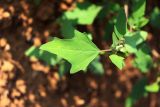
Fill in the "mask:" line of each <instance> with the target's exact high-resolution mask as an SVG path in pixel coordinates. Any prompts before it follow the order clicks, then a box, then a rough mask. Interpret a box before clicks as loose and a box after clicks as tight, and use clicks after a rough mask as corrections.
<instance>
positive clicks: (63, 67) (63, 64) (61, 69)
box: [58, 60, 71, 77]
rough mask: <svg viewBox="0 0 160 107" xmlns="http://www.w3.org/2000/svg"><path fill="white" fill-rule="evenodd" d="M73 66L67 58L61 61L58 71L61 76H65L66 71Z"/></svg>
mask: <svg viewBox="0 0 160 107" xmlns="http://www.w3.org/2000/svg"><path fill="white" fill-rule="evenodd" d="M70 68H71V65H70V63H68V62H67V61H65V60H61V62H60V63H59V67H58V73H59V76H60V77H63V76H64V75H65V74H66V73H68V72H69V70H70Z"/></svg>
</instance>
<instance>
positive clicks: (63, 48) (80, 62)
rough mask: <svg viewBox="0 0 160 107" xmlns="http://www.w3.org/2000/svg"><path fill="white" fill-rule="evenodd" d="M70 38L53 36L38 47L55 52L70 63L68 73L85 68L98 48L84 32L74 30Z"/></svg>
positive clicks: (96, 53)
mask: <svg viewBox="0 0 160 107" xmlns="http://www.w3.org/2000/svg"><path fill="white" fill-rule="evenodd" d="M74 34H75V36H74V37H73V38H72V39H59V38H55V39H54V40H53V41H51V42H48V43H46V44H44V45H42V46H41V47H40V49H42V50H46V51H48V52H50V53H53V54H56V55H58V56H60V57H62V58H64V59H66V60H67V61H69V62H70V63H71V65H72V66H71V70H70V73H76V72H78V71H80V70H85V69H86V67H87V66H88V65H89V63H90V62H91V61H92V60H93V59H94V58H96V56H97V55H98V54H99V52H100V50H99V49H98V48H97V46H96V45H95V44H94V43H93V42H92V41H91V40H90V39H89V38H88V36H87V35H86V34H84V33H81V32H79V31H77V30H75V33H74Z"/></svg>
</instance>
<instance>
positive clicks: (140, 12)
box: [132, 0, 146, 18]
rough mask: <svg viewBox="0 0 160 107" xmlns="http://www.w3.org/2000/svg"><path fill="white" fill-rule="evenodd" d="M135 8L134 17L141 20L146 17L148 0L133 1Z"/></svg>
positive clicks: (133, 9)
mask: <svg viewBox="0 0 160 107" xmlns="http://www.w3.org/2000/svg"><path fill="white" fill-rule="evenodd" d="M132 1H133V8H132V11H133V12H132V17H134V18H141V17H142V16H144V15H145V10H146V0H132Z"/></svg>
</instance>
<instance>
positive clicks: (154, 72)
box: [0, 0, 160, 107]
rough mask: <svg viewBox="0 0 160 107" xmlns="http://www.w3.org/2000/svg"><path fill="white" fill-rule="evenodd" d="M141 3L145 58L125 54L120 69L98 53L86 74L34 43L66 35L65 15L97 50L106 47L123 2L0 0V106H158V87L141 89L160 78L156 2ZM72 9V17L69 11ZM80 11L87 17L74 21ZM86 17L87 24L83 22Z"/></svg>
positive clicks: (159, 22)
mask: <svg viewBox="0 0 160 107" xmlns="http://www.w3.org/2000/svg"><path fill="white" fill-rule="evenodd" d="M131 1H132V0H130V1H129V10H128V11H129V12H130V11H131V8H130V5H132V2H131ZM130 2H131V4H130ZM76 4H83V6H81V5H76ZM146 4H147V6H146V15H145V16H146V18H148V19H149V22H148V24H147V25H146V26H144V27H143V28H142V29H143V30H144V31H146V32H148V36H147V40H146V44H147V49H148V50H149V53H150V55H149V56H147V59H145V58H144V57H143V55H142V59H141V58H140V59H136V60H135V56H134V55H130V56H129V57H127V58H126V59H125V63H126V66H125V67H124V68H123V69H122V70H119V69H118V68H116V67H115V66H114V65H113V64H112V63H111V61H110V60H109V58H108V56H107V55H102V56H99V57H97V58H96V59H95V60H94V61H92V62H91V64H90V65H89V67H88V70H87V72H86V73H84V72H78V73H76V74H73V75H71V74H69V70H70V64H69V63H68V62H67V61H65V60H63V59H61V58H59V57H57V56H55V55H52V54H50V53H47V52H44V51H42V50H39V48H38V47H39V46H40V45H42V44H43V43H46V42H47V41H49V40H51V39H52V37H55V36H56V37H59V38H69V37H68V36H69V34H70V28H69V27H68V26H67V24H66V23H67V22H65V21H64V20H62V19H63V17H69V18H70V19H72V20H69V21H70V22H71V23H72V25H73V26H74V27H75V28H76V29H78V30H79V31H81V32H87V33H89V34H91V35H92V36H91V38H93V42H94V43H95V44H96V45H97V46H98V47H99V48H100V49H107V48H109V47H110V46H111V44H112V32H113V25H114V22H115V17H116V16H117V13H118V11H119V10H120V8H121V7H123V5H124V1H123V0H97V1H96V0H87V3H86V0H0V107H141V106H143V107H160V93H159V91H158V92H153V93H152V92H147V91H146V90H144V87H145V86H146V85H149V84H152V83H154V82H155V81H159V80H158V76H159V75H160V54H159V53H160V43H159V42H160V1H159V0H147V3H146ZM100 8H101V9H100ZM74 9H77V10H76V12H75V13H74V15H73V14H72V13H69V12H70V11H72V10H74ZM84 11H85V12H84ZM67 12H68V13H67ZM83 12H84V13H83ZM92 12H94V13H92ZM81 13H83V14H86V16H87V17H85V18H83V17H82V21H77V20H74V17H77V16H80V14H81ZM88 18H89V20H91V21H90V22H83V21H84V20H87V19H88ZM133 62H134V64H133ZM135 63H136V64H135Z"/></svg>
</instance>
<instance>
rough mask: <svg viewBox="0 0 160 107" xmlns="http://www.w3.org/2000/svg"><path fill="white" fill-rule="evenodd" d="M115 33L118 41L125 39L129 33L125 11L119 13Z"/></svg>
mask: <svg viewBox="0 0 160 107" xmlns="http://www.w3.org/2000/svg"><path fill="white" fill-rule="evenodd" d="M114 32H115V34H116V35H117V37H118V39H121V38H123V37H124V35H125V34H126V32H127V20H126V15H125V11H124V9H121V10H120V11H119V14H118V16H117V21H116V23H115V26H114Z"/></svg>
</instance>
